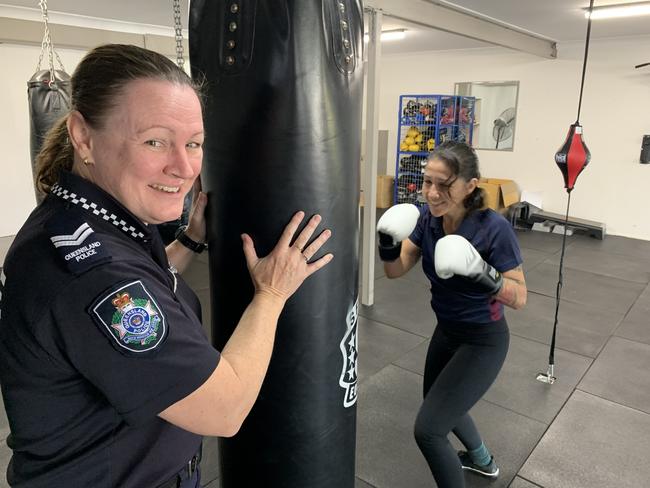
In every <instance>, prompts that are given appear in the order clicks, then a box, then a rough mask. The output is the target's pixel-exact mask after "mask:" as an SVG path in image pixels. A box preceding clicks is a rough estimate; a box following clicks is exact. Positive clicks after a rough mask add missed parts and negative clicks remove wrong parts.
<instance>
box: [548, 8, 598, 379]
mask: <svg viewBox="0 0 650 488" xmlns="http://www.w3.org/2000/svg"><path fill="white" fill-rule="evenodd" d="M593 8H594V0H591V1H590V2H589V21H588V22H587V40H586V42H585V57H584V60H583V62H582V80H581V81H580V96H579V98H578V115H577V116H576V123H575V125H580V109H581V108H582V92H583V89H584V86H585V74H586V72H587V57H588V55H589V39H590V37H591V13H592V12H593ZM571 190H572V188H571V189H569V188H567V194H568V199H567V204H566V217H565V218H564V235H563V236H562V251H561V253H560V270H559V273H558V281H557V287H556V289H555V319H554V320H553V336H552V337H551V348H550V351H549V354H548V365H549V373H548V375H549V376H550V374H551V371H552V368H553V366H554V364H555V336H556V334H557V322H558V320H557V318H558V314H559V311H560V297H561V295H562V284H563V281H564V277H563V275H562V269H563V267H564V251H565V249H566V234H567V230H568V228H569V207H570V205H571ZM549 379H550V378H549Z"/></svg>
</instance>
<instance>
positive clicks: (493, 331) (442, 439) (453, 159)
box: [377, 142, 527, 488]
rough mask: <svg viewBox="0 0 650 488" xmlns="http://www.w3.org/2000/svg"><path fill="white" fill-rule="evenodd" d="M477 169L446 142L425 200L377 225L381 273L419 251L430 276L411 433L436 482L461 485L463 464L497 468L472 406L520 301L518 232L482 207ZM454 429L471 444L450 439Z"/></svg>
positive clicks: (499, 358) (453, 487) (401, 268)
mask: <svg viewBox="0 0 650 488" xmlns="http://www.w3.org/2000/svg"><path fill="white" fill-rule="evenodd" d="M479 176H480V175H479V169H478V159H477V156H476V153H475V152H474V151H473V150H472V148H470V147H469V146H467V145H466V144H463V143H457V142H446V143H443V144H441V145H440V146H438V147H437V148H436V149H435V150H434V151H433V152H432V153H431V154H430V156H429V158H428V161H427V165H426V167H425V169H424V183H423V186H422V195H423V196H424V197H425V198H426V202H427V204H428V205H427V207H424V208H423V209H422V211H421V212H420V211H418V210H417V208H415V207H414V206H413V205H406V204H402V205H396V206H394V207H391V208H390V209H389V210H388V211H387V212H386V213H385V214H384V215H383V216H382V218H381V219H380V221H379V222H378V224H377V230H378V232H379V241H380V245H379V253H380V257H381V258H382V259H383V260H384V269H385V271H386V276H388V277H389V278H397V277H399V276H402V275H404V274H405V273H406V272H407V271H409V270H410V269H411V268H412V267H413V266H414V265H415V264H416V263H417V261H418V260H419V259H420V257H422V268H423V270H424V273H425V275H426V276H427V277H428V278H429V280H430V281H431V307H432V308H433V311H434V313H435V315H436V318H437V320H438V325H437V326H436V328H435V331H434V333H433V337H432V338H431V343H430V345H429V350H428V352H427V358H426V364H425V369H424V402H423V403H422V406H421V407H420V411H419V413H418V416H417V419H416V422H415V439H416V441H417V444H418V446H419V447H420V450H421V451H422V453H423V454H424V457H425V458H426V460H427V462H428V464H429V467H430V469H431V472H432V473H433V477H434V478H435V480H436V483H437V486H438V487H440V488H461V487H464V486H465V481H464V478H463V473H462V470H463V469H466V470H470V471H473V472H476V473H478V474H481V475H484V476H488V477H492V478H494V477H496V476H497V475H498V474H499V468H498V467H497V465H496V463H495V462H494V459H493V457H492V455H491V454H490V452H489V451H488V449H487V447H486V446H485V444H484V443H483V441H482V439H481V436H480V434H479V433H478V430H477V429H476V426H475V425H474V422H473V421H472V418H471V417H470V415H469V413H468V412H469V410H470V409H471V408H472V406H473V405H474V404H476V402H478V401H479V400H480V398H481V397H482V396H483V394H484V393H485V392H486V391H487V390H488V388H489V387H490V385H492V383H493V382H494V380H495V379H496V377H497V375H498V373H499V370H500V369H501V366H502V365H503V362H504V360H505V357H506V353H507V351H508V343H509V334H508V326H507V324H506V320H505V317H504V314H503V305H508V306H509V307H512V308H521V307H523V306H524V305H525V303H526V293H527V291H526V283H525V280H524V273H523V270H522V267H521V263H522V259H521V254H520V251H519V245H518V243H517V238H516V236H515V234H514V232H513V230H512V227H511V226H510V225H509V223H508V222H507V221H506V220H505V219H504V218H503V217H502V216H501V215H499V214H498V213H496V212H494V211H492V210H490V209H483V194H482V190H481V189H480V188H479V187H478V178H479ZM413 229H414V230H413ZM411 231H412V232H411ZM407 236H408V238H406V237H407ZM452 431H453V433H454V434H455V435H456V436H457V437H458V439H459V440H460V441H461V442H462V444H463V445H464V446H465V447H466V449H467V451H461V452H458V453H457V452H456V451H455V450H454V449H453V448H452V446H451V444H450V442H449V440H448V438H447V436H448V434H449V433H450V432H452Z"/></svg>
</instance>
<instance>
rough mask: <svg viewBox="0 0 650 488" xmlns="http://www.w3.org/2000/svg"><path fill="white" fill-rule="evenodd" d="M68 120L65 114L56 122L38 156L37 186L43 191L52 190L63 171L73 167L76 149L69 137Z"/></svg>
mask: <svg viewBox="0 0 650 488" xmlns="http://www.w3.org/2000/svg"><path fill="white" fill-rule="evenodd" d="M67 121H68V116H67V115H64V116H63V117H61V118H60V119H59V120H57V121H56V122H55V124H54V125H53V126H52V128H51V129H50V130H49V131H48V133H47V136H46V137H45V140H44V141H43V146H42V147H41V151H40V152H39V153H38V156H36V188H37V190H38V191H39V192H41V193H49V192H50V188H52V185H54V183H56V182H57V181H58V180H59V174H61V171H63V170H65V171H70V170H71V169H72V163H73V161H74V151H73V149H72V144H71V143H70V139H69V138H68V128H67V126H66V122H67Z"/></svg>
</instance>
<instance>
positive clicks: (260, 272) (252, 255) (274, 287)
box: [241, 211, 334, 301]
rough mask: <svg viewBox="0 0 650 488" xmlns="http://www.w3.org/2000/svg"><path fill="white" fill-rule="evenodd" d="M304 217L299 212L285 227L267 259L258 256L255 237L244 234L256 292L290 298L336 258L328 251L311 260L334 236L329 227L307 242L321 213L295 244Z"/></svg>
mask: <svg viewBox="0 0 650 488" xmlns="http://www.w3.org/2000/svg"><path fill="white" fill-rule="evenodd" d="M304 217H305V213H304V212H302V211H300V212H297V213H296V214H295V215H294V216H293V217H292V218H291V221H290V222H289V224H287V226H286V227H285V228H284V231H283V232H282V236H280V240H279V241H278V243H277V244H276V245H275V248H274V249H273V251H271V253H270V254H269V255H268V256H265V257H263V258H259V257H258V256H257V253H256V252H255V245H254V244H253V239H251V237H250V236H249V235H248V234H242V236H241V238H242V241H243V246H244V255H245V257H246V264H247V265H248V271H249V273H250V275H251V279H252V280H253V284H254V285H255V293H269V294H272V295H274V296H276V297H278V298H280V299H282V300H283V301H286V300H287V299H288V298H289V297H290V296H291V295H293V293H294V292H295V291H296V290H297V289H298V288H299V287H300V285H301V284H302V282H303V281H305V278H307V277H308V276H309V275H311V274H313V273H315V272H316V271H318V270H319V269H321V268H322V267H323V266H325V265H326V264H327V263H329V262H330V261H331V260H332V258H333V257H334V255H333V254H331V253H328V254H326V255H325V256H323V257H321V258H319V259H317V260H316V261H314V262H311V263H310V262H309V260H310V259H311V258H312V257H313V256H314V255H315V254H316V253H317V252H318V250H319V249H320V248H321V247H322V246H323V244H325V242H326V241H327V240H328V239H329V238H330V236H331V235H332V232H331V231H330V230H329V229H325V230H324V231H323V232H321V233H320V235H319V236H318V237H317V238H316V239H314V240H313V241H312V242H311V243H310V244H309V245H307V244H308V243H309V240H310V239H311V237H312V235H313V234H314V232H315V230H316V228H317V227H318V224H319V223H320V221H321V216H320V215H314V216H313V217H312V218H311V219H309V222H308V223H307V225H306V226H305V228H304V229H303V230H302V232H300V234H298V237H296V239H295V241H294V242H293V244H291V241H292V238H293V236H294V235H295V233H296V231H297V230H298V227H299V226H300V223H301V222H302V220H303V218H304Z"/></svg>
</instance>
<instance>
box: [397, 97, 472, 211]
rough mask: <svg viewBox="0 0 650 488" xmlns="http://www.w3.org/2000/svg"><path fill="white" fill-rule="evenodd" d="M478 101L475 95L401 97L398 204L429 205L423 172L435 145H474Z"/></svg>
mask: <svg viewBox="0 0 650 488" xmlns="http://www.w3.org/2000/svg"><path fill="white" fill-rule="evenodd" d="M475 103H476V100H475V98H474V97H465V96H458V95H401V96H400V97H399V112H398V114H397V118H398V128H397V151H396V152H397V156H396V158H395V187H394V194H393V197H394V198H393V201H394V202H395V203H414V204H416V205H418V206H422V205H424V204H425V201H424V198H423V197H422V171H423V168H424V165H425V164H426V159H427V157H428V156H429V153H430V151H431V150H432V149H433V147H435V146H438V145H439V144H442V143H443V142H445V141H448V140H453V141H463V142H467V143H468V144H469V145H471V144H472V136H473V133H474V107H475ZM416 132H417V134H416ZM409 138H410V139H409ZM411 139H412V141H411Z"/></svg>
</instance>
